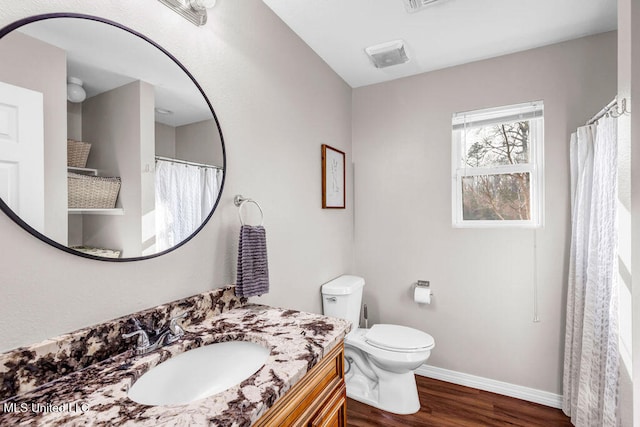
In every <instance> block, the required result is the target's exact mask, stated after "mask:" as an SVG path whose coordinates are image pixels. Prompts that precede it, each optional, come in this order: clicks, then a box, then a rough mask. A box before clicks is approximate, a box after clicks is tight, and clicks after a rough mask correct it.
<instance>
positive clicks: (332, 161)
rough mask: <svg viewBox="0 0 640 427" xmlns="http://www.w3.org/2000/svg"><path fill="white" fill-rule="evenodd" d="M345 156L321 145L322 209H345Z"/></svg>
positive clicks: (334, 149)
mask: <svg viewBox="0 0 640 427" xmlns="http://www.w3.org/2000/svg"><path fill="white" fill-rule="evenodd" d="M345 177H346V156H345V154H344V151H340V150H338V149H336V148H333V147H331V146H329V145H326V144H322V209H345V205H346V203H345V202H346V191H345Z"/></svg>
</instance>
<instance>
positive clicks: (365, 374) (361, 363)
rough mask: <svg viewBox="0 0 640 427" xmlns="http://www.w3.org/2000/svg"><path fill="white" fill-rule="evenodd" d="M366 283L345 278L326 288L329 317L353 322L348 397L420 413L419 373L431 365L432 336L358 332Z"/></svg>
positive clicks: (403, 330)
mask: <svg viewBox="0 0 640 427" xmlns="http://www.w3.org/2000/svg"><path fill="white" fill-rule="evenodd" d="M363 287H364V279H362V278H361V277H357V276H340V277H338V278H337V279H334V280H332V281H330V282H328V283H325V284H324V285H323V286H322V306H323V311H324V314H325V315H327V316H333V317H340V318H343V319H347V320H350V321H351V322H352V330H351V332H349V333H348V334H347V336H346V337H345V341H344V344H345V382H346V384H347V396H348V397H350V398H352V399H354V400H357V401H359V402H362V403H365V404H367V405H371V406H374V407H376V408H379V409H382V410H385V411H388V412H393V413H396V414H413V413H415V412H417V411H418V410H419V409H420V400H419V398H418V389H417V386H416V381H415V375H414V372H413V371H414V370H415V369H417V368H418V367H419V366H420V365H422V364H423V363H424V362H426V361H427V359H428V358H429V355H430V354H431V350H432V349H433V348H434V346H435V342H434V339H433V337H431V335H429V334H427V333H425V332H422V331H419V330H417V329H413V328H409V327H406V326H400V325H389V324H377V325H374V326H373V327H371V328H370V329H364V328H359V327H358V323H359V320H360V303H361V301H362V288H363Z"/></svg>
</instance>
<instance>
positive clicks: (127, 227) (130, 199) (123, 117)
mask: <svg viewBox="0 0 640 427" xmlns="http://www.w3.org/2000/svg"><path fill="white" fill-rule="evenodd" d="M154 105H155V102H154V93H153V86H151V85H150V84H149V83H145V82H140V81H138V82H133V83H130V84H127V85H124V86H121V87H119V88H116V89H113V90H110V91H108V92H104V93H101V94H100V95H96V96H94V97H92V98H89V99H87V100H86V101H84V104H83V106H82V140H83V141H86V142H90V143H91V144H92V145H91V152H90V154H89V160H88V161H87V166H88V167H91V168H96V169H98V170H99V171H100V174H101V175H102V176H117V177H120V179H121V183H122V185H121V187H120V193H119V195H118V202H117V207H121V208H123V209H124V215H122V216H110V215H89V216H87V215H85V217H84V218H83V243H84V244H85V245H88V246H95V247H99V248H108V249H118V250H122V257H138V256H141V255H142V252H143V250H144V249H145V247H144V246H143V243H144V241H146V240H147V239H144V241H143V233H142V228H143V227H142V221H143V216H144V214H146V213H148V212H150V211H153V209H154V205H155V199H154V194H155V193H154V191H155V188H154V181H153V174H152V173H143V170H144V167H143V164H149V165H153V163H154V160H153V156H154V153H155V138H154V127H155V126H154V120H153V114H154V110H153V109H154ZM151 170H152V169H151ZM147 176H149V177H150V178H151V179H150V180H149V179H147Z"/></svg>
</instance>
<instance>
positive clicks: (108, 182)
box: [67, 172, 120, 209]
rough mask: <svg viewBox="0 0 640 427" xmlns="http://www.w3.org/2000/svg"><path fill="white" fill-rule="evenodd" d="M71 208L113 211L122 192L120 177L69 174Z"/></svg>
mask: <svg viewBox="0 0 640 427" xmlns="http://www.w3.org/2000/svg"><path fill="white" fill-rule="evenodd" d="M67 175H68V177H67V178H68V179H67V181H68V186H69V193H68V194H69V208H76V209H77V208H82V209H111V208H114V207H115V206H116V200H117V199H118V192H119V191H120V178H119V177H102V176H92V175H80V174H77V173H71V172H69V173H68V174H67Z"/></svg>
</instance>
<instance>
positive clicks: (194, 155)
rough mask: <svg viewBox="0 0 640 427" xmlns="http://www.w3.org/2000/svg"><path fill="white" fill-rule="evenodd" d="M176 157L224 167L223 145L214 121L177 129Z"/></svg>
mask: <svg viewBox="0 0 640 427" xmlns="http://www.w3.org/2000/svg"><path fill="white" fill-rule="evenodd" d="M176 157H177V158H179V159H182V160H189V161H191V162H197V163H206V164H209V165H216V166H222V163H223V162H222V144H221V143H220V135H219V134H218V129H217V128H216V124H215V122H214V121H213V120H204V121H201V122H196V123H190V124H188V125H184V126H178V127H177V128H176Z"/></svg>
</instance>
